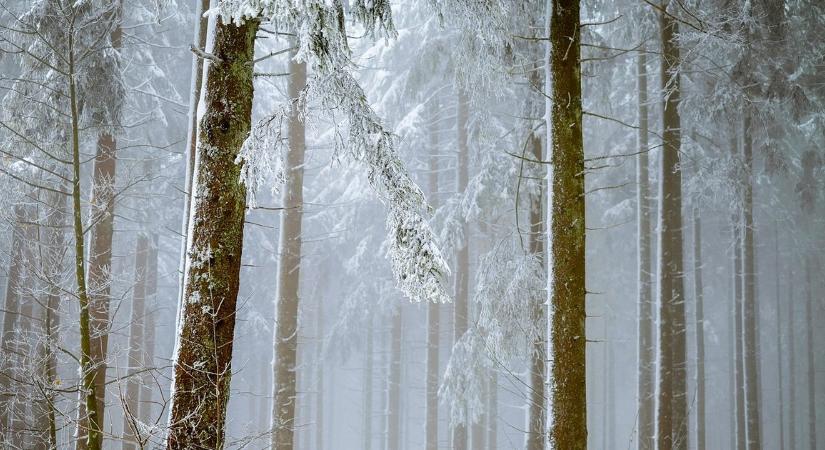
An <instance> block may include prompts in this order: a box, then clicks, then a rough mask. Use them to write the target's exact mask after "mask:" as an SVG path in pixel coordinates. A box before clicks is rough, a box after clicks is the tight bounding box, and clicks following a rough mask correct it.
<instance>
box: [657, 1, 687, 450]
mask: <svg viewBox="0 0 825 450" xmlns="http://www.w3.org/2000/svg"><path fill="white" fill-rule="evenodd" d="M668 3H669V2H668ZM665 5H667V3H665ZM665 7H666V6H665ZM660 30H661V38H662V70H661V75H662V90H663V93H664V98H663V101H662V111H663V117H662V128H663V139H662V141H663V142H662V144H663V148H662V161H661V172H660V183H661V189H660V192H659V249H660V251H659V255H660V258H661V260H660V262H659V367H658V371H659V377H658V380H659V389H658V392H659V401H658V402H657V426H658V427H657V432H656V435H657V437H658V447H659V449H662V450H664V449H684V448H687V444H688V442H687V441H688V433H687V429H688V427H687V374H686V360H687V352H686V339H685V306H684V301H685V295H684V292H685V288H684V278H683V277H684V270H683V237H682V170H681V166H680V155H679V152H680V149H681V119H680V117H679V102H680V98H679V97H680V74H679V64H680V50H679V46H678V45H679V44H678V41H677V40H676V39H677V36H678V34H679V25H678V23H677V22H676V21H675V20H674V18H673V16H671V15H669V14H668V13H666V12H664V11H662V13H661V14H660Z"/></svg>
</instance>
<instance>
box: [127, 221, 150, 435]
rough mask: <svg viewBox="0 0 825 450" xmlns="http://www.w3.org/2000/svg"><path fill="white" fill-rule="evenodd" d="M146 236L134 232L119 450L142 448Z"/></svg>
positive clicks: (146, 266)
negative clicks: (139, 423)
mask: <svg viewBox="0 0 825 450" xmlns="http://www.w3.org/2000/svg"><path fill="white" fill-rule="evenodd" d="M148 261H149V237H148V236H146V234H144V233H140V234H138V238H137V242H136V243H135V284H134V290H133V291H132V310H131V312H130V316H129V356H128V358H129V359H128V361H127V364H126V367H127V368H126V371H127V375H126V377H127V378H126V396H125V398H123V399H121V402H122V404H123V406H124V410H123V442H122V445H121V448H122V449H123V450H136V449H137V448H142V447H143V440H144V436H141V435H140V428H139V426H138V421H139V420H140V411H139V409H140V381H141V377H140V375H139V374H138V371H140V370H144V369H145V368H146V355H145V352H144V351H143V342H144V340H143V331H144V326H145V322H144V321H145V319H146V317H145V311H146V306H145V304H146V277H147V275H148V270H147V269H148Z"/></svg>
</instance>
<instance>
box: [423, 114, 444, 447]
mask: <svg viewBox="0 0 825 450" xmlns="http://www.w3.org/2000/svg"><path fill="white" fill-rule="evenodd" d="M431 110H432V111H433V114H432V116H431V117H430V122H431V125H430V129H429V136H430V158H429V191H430V192H429V194H430V195H429V200H430V205H432V208H433V210H435V209H438V159H437V154H438V150H439V147H438V134H437V130H436V127H435V123H436V118H437V117H438V110H437V107H436V106H433V107H432V108H431ZM440 316H441V305H440V304H438V303H436V302H428V303H427V381H426V386H425V391H426V392H425V396H426V414H425V415H426V418H425V422H424V428H425V430H424V434H425V435H426V449H427V450H437V449H438V380H439V377H440V375H441V372H440V363H439V351H440V346H439V345H438V344H439V336H440V333H441V317H440Z"/></svg>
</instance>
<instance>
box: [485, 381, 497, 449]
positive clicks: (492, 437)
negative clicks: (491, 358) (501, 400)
mask: <svg viewBox="0 0 825 450" xmlns="http://www.w3.org/2000/svg"><path fill="white" fill-rule="evenodd" d="M489 400H490V406H489V407H488V408H487V421H488V425H487V450H498V372H496V371H495V370H493V374H492V376H491V377H490V397H489Z"/></svg>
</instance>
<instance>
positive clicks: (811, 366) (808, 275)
mask: <svg viewBox="0 0 825 450" xmlns="http://www.w3.org/2000/svg"><path fill="white" fill-rule="evenodd" d="M812 259H813V257H812V256H810V255H808V256H807V257H806V258H805V295H806V297H807V299H806V301H805V333H806V335H807V339H806V342H807V344H808V348H807V353H808V355H807V359H808V377H807V380H806V381H807V385H808V392H807V396H808V444H809V445H810V449H811V450H816V448H817V447H816V359H815V358H814V346H815V345H816V344H814V305H813V303H814V292H813V280H812V277H813V273H812V272H813V268H812V267H811V265H812V264H813V262H812Z"/></svg>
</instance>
